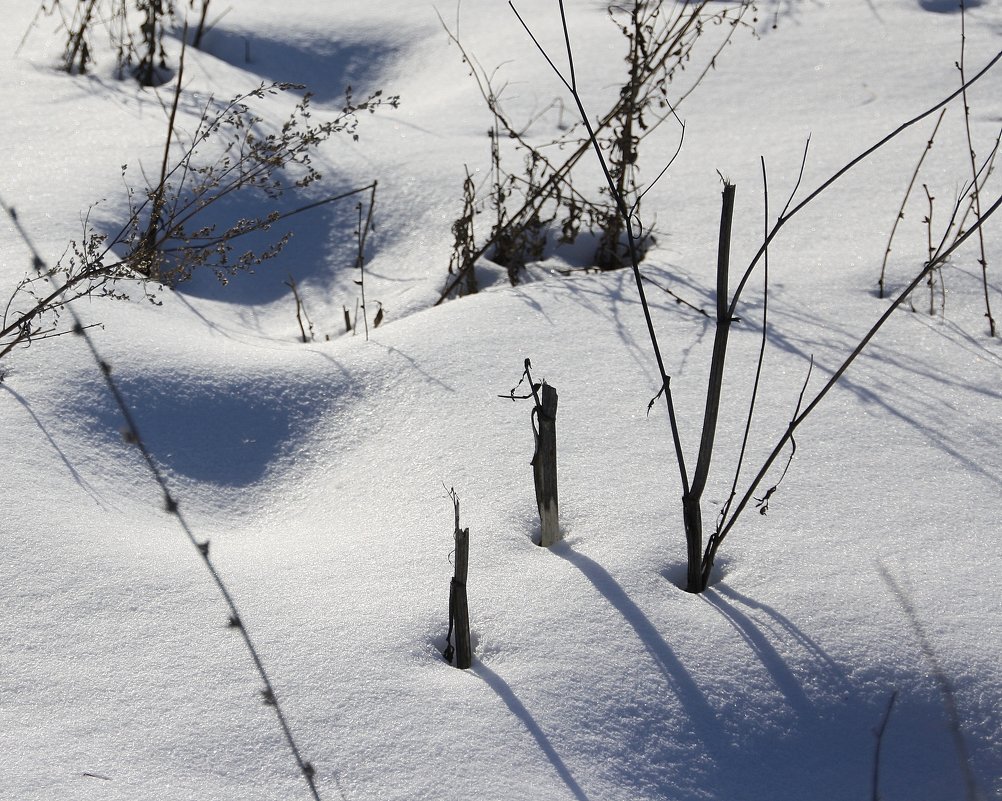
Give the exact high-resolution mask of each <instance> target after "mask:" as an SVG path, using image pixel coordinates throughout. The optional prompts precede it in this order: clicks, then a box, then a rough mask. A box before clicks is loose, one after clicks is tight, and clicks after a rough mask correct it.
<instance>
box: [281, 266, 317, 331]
mask: <svg viewBox="0 0 1002 801" xmlns="http://www.w3.org/2000/svg"><path fill="white" fill-rule="evenodd" d="M285 285H286V286H287V287H289V289H291V290H292V297H293V298H294V299H295V301H296V322H297V323H299V332H300V335H301V336H302V338H303V343H304V344H305V343H306V342H309V341H310V337H307V336H306V327H305V326H304V325H303V316H304V314H305V313H306V312H305V310H304V308H303V299H302V298H301V297H300V296H299V287H298V286H296V279H295V278H293V277H292V276H291V275H290V276H289V280H288V281H286V282H285ZM306 319H307V322H309V317H307V318H306ZM310 331H311V332H312V331H313V324H312V323H310Z"/></svg>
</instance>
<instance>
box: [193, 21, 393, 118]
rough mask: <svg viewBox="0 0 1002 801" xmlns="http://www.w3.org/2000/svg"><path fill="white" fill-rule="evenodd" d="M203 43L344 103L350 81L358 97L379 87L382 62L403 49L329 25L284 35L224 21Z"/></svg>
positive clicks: (268, 75) (268, 76) (325, 99)
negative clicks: (335, 31) (340, 33)
mask: <svg viewBox="0 0 1002 801" xmlns="http://www.w3.org/2000/svg"><path fill="white" fill-rule="evenodd" d="M202 49H203V50H205V51H206V52H208V53H210V54H211V55H213V56H216V57H217V58H219V59H222V60H223V61H226V62H228V63H230V64H233V65H234V66H236V67H240V68H241V69H246V70H248V71H249V72H253V73H255V74H257V75H259V76H261V78H262V79H264V80H266V81H268V82H271V81H277V82H286V83H295V84H301V85H303V86H305V87H306V88H307V90H308V91H310V92H312V93H313V96H314V97H315V98H316V100H317V101H318V102H321V103H329V102H336V103H339V104H340V101H341V100H343V99H344V92H345V89H346V88H347V87H348V86H352V87H354V89H355V98H356V99H359V98H360V97H361V96H362V92H363V91H365V92H368V91H369V90H370V88H371V89H376V88H378V87H375V86H374V85H373V84H374V82H375V81H376V80H377V78H378V76H379V72H380V70H381V69H382V67H383V66H384V65H385V64H386V63H388V62H389V61H391V60H393V59H394V58H398V57H399V56H400V54H401V51H400V48H398V47H395V46H393V45H391V44H389V43H387V42H375V41H364V40H357V41H350V40H347V39H338V38H336V37H335V36H333V35H331V34H330V33H329V32H327V31H322V32H320V31H307V30H303V31H297V30H295V29H283V31H282V38H280V39H278V38H271V37H269V36H265V35H262V34H261V33H258V32H250V31H244V30H238V29H227V28H220V27H218V26H217V27H215V28H213V29H212V30H211V31H209V32H208V33H207V34H206V36H205V40H204V44H203V47H202Z"/></svg>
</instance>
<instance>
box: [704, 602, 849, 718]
mask: <svg viewBox="0 0 1002 801" xmlns="http://www.w3.org/2000/svg"><path fill="white" fill-rule="evenodd" d="M725 596H726V597H727V598H729V599H731V600H732V601H734V602H736V603H730V602H728V601H727V600H725ZM701 597H702V599H703V600H704V601H705V602H706V603H708V604H709V605H710V606H712V607H714V608H715V609H716V610H717V611H718V612H720V614H721V615H722V616H723V617H724V619H725V620H727V622H728V623H730V624H731V625H732V626H733V627H734V628H735V630H736V631H737V632H738V634H740V635H741V638H742V639H743V640H744V641H745V642H746V643H747V644H748V647H749V648H751V650H752V651H753V652H754V653H755V655H756V656H757V657H758V658H759V660H760V661H761V662H762V665H763V666H764V667H765V669H766V670H768V671H769V675H770V676H771V677H772V680H773V683H774V684H775V685H776V687H777V689H778V690H779V691H780V692H781V693H782V694H783V695H784V697H785V698H786V700H787V701H788V702H789V704H790V706H791V707H792V708H793V709H794V710H795V711H796V712H797V713H798V714H799V715H800V716H801V717H804V716H806V715H809V714H812V712H811V709H812V704H811V701H810V700H809V699H808V697H807V695H806V694H805V693H804V688H803V686H802V685H801V682H800V680H799V679H797V677H796V676H795V675H794V674H793V672H792V671H791V670H790V668H789V666H788V665H787V663H786V659H785V658H784V657H783V656H782V655H781V654H780V653H779V651H778V650H776V647H775V646H774V645H773V644H772V643H771V642H770V639H769V637H768V636H767V634H766V633H765V631H764V630H763V628H764V627H763V626H762V625H761V624H760V623H759V622H757V621H756V620H755V619H754V618H753V617H752V616H751V614H747V613H745V612H744V611H742V610H740V609H739V608H738V606H737V603H741V604H742V605H744V606H745V607H747V608H748V609H749V610H751V611H758V612H762V613H764V614H765V615H766V616H767V617H768V618H769V619H770V620H771V621H772V623H773V624H775V625H774V626H768V624H767V626H768V627H769V628H772V629H773V631H774V633H775V634H777V635H778V636H780V637H785V638H787V639H791V640H793V642H794V643H795V644H797V645H799V646H800V647H801V648H803V649H804V650H806V651H807V652H808V653H809V654H811V656H812V657H813V658H814V659H815V660H816V661H817V662H818V663H819V667H820V673H821V674H823V675H825V676H826V677H832V678H833V681H834V683H837V684H839V685H841V686H842V687H843V689H847V688H848V682H846V680H845V672H844V671H843V670H842V668H841V667H839V665H838V664H837V663H836V662H835V660H833V659H832V658H831V657H830V656H829V655H828V654H827V653H826V652H825V651H824V650H823V649H822V648H821V647H820V646H819V645H818V644H817V643H816V642H814V640H812V639H811V638H810V637H808V636H807V635H806V634H804V633H803V632H802V631H800V629H798V628H797V627H796V626H795V625H794V624H793V622H792V621H790V619H789V618H787V617H786V616H785V615H782V614H780V613H779V612H777V611H776V610H775V609H772V608H771V607H769V606H767V605H766V604H763V603H760V602H758V601H755V600H753V599H751V598H748V597H747V596H745V595H742V594H740V593H738V592H737V591H736V590H733V589H731V588H730V587H728V586H726V585H724V584H722V583H720V584H716V585H714V586H713V588H712V589H708V590H707V591H706V592H704V593H703V594H702V596H701Z"/></svg>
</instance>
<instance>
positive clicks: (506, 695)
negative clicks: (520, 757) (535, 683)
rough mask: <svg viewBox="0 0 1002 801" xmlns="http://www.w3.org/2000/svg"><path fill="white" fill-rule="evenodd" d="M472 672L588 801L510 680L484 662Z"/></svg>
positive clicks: (572, 788) (581, 798)
mask: <svg viewBox="0 0 1002 801" xmlns="http://www.w3.org/2000/svg"><path fill="white" fill-rule="evenodd" d="M472 672H473V673H475V674H476V675H477V676H479V677H480V678H481V679H483V680H484V681H485V682H486V683H487V684H488V685H489V686H490V688H491V689H492V690H494V692H495V693H497V696H498V698H500V699H501V700H502V701H504V703H505V706H507V707H508V709H510V710H511V712H512V714H513V715H515V717H517V718H518V719H519V720H520V721H522V724H523V725H524V726H525V727H526V728H527V729H528V730H529V734H531V735H532V736H533V739H535V741H536V743H537V744H538V745H539V748H540V750H541V751H542V752H543V753H544V754H545V755H546V758H547V759H549V760H550V762H551V763H552V764H553V767H554V769H555V770H556V771H557V774H558V775H559V776H560V778H561V779H562V780H563V782H564V784H566V785H567V789H569V790H570V791H571V792H572V793H573V794H574V797H575V798H577V799H578V801H588V796H587V795H586V794H585V792H584V790H582V789H581V786H580V785H579V784H578V783H577V781H576V780H575V779H574V777H573V776H572V775H571V772H570V770H568V768H567V765H565V764H564V761H563V760H562V759H561V758H560V754H558V753H557V750H556V749H555V748H554V747H553V743H551V742H550V739H549V738H548V737H547V736H546V732H544V731H543V729H542V728H541V727H540V725H539V724H538V723H537V722H536V720H535V718H533V717H532V714H531V713H530V712H529V710H528V709H526V708H525V705H524V704H523V703H522V702H521V701H520V700H518V696H517V695H515V692H514V691H513V690H512V688H511V686H510V685H509V684H508V682H506V681H505V680H504V679H502V678H501V677H500V676H499V675H498V674H497V673H495V672H494V671H493V670H491V669H490V668H488V667H487V666H486V665H484V664H483V663H482V662H477V663H475V664H474V665H473V668H472Z"/></svg>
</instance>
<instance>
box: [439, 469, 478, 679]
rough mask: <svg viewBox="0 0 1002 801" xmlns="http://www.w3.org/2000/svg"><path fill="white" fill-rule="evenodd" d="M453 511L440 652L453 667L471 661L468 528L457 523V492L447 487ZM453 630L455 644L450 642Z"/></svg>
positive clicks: (467, 668)
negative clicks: (446, 617) (450, 567)
mask: <svg viewBox="0 0 1002 801" xmlns="http://www.w3.org/2000/svg"><path fill="white" fill-rule="evenodd" d="M449 497H450V498H452V505H453V510H454V513H455V526H454V528H453V539H454V541H455V544H456V549H455V552H454V553H455V558H456V561H455V565H454V568H453V574H452V582H451V583H450V585H449V632H448V634H446V635H445V640H446V647H445V651H444V652H443V653H442V655H443V656H444V657H445V659H446V661H447V662H450V663H451V662H452V659H453V657H455V659H456V667H457V668H459V669H460V670H469V669H470V667H471V666H472V665H473V647H472V645H471V640H470V607H469V602H468V599H467V595H466V579H467V575H468V573H469V565H470V530H469V529H468V528H460V527H459V496H458V495H457V494H456V491H455V490H454V489H452V490H449ZM453 633H455V637H456V645H455V647H453V645H452V636H453Z"/></svg>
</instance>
